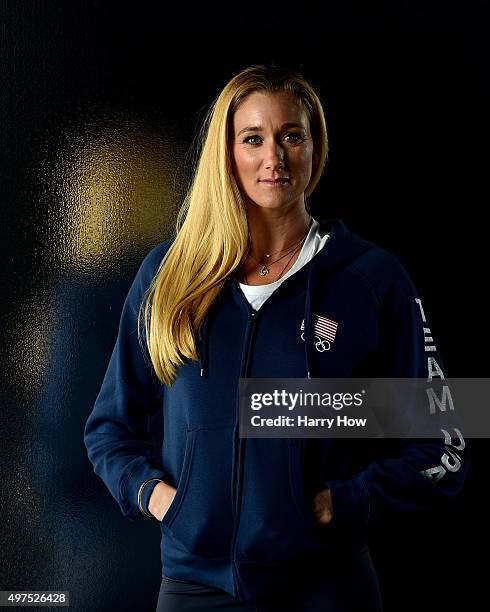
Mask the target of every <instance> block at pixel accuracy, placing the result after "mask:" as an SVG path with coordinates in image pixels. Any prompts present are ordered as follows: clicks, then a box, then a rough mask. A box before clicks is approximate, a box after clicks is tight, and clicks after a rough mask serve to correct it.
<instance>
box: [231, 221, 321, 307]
mask: <svg viewBox="0 0 490 612" xmlns="http://www.w3.org/2000/svg"><path fill="white" fill-rule="evenodd" d="M329 237H330V234H329V233H328V232H327V231H325V230H324V231H323V232H322V230H321V228H320V224H319V223H318V221H316V220H315V219H313V217H312V218H311V225H310V230H309V232H308V235H307V236H306V239H305V241H304V242H303V246H302V248H301V251H300V253H299V256H298V259H297V260H296V261H295V262H294V265H293V267H292V268H291V269H290V270H289V271H288V272H287V273H286V274H285V275H284V276H282V277H281V278H280V279H279V280H276V281H274V282H273V283H269V284H267V285H245V284H243V283H239V285H240V289H241V290H242V291H243V293H244V294H245V297H246V298H247V300H248V301H249V303H250V305H251V306H252V308H254V309H255V310H258V309H259V308H260V307H261V306H262V304H263V303H264V302H265V301H266V300H267V298H268V297H269V296H270V295H271V294H272V293H273V292H274V291H275V290H276V289H277V288H278V287H279V286H280V285H281V283H282V282H284V281H285V280H286V279H287V278H288V277H289V276H291V275H292V274H294V273H295V272H297V271H298V270H300V269H301V268H302V267H303V266H304V265H305V264H307V263H308V262H309V261H310V260H311V259H313V257H314V256H315V255H316V254H317V253H318V251H320V250H321V249H322V248H323V247H324V245H325V243H326V242H327V240H328V238H329Z"/></svg>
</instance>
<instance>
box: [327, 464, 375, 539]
mask: <svg viewBox="0 0 490 612" xmlns="http://www.w3.org/2000/svg"><path fill="white" fill-rule="evenodd" d="M325 485H326V487H327V488H329V489H330V494H331V497H332V520H331V523H330V524H331V526H332V528H334V529H335V528H337V527H338V528H341V529H345V528H349V529H358V528H360V529H362V528H365V527H367V525H368V523H369V518H370V505H371V500H370V495H369V491H368V489H367V486H366V484H365V483H364V480H363V478H362V477H361V476H357V477H354V478H351V479H349V480H330V481H326V482H325Z"/></svg>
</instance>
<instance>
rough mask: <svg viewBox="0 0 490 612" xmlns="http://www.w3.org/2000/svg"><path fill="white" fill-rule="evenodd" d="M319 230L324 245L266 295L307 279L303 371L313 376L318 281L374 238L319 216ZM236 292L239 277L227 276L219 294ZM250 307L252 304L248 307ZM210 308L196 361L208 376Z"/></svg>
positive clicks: (359, 253) (366, 248)
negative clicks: (325, 236)
mask: <svg viewBox="0 0 490 612" xmlns="http://www.w3.org/2000/svg"><path fill="white" fill-rule="evenodd" d="M316 221H318V223H319V224H320V228H321V229H322V230H324V231H325V230H327V231H328V232H329V233H330V238H329V239H328V240H327V242H326V244H325V246H324V247H323V248H322V249H321V250H320V251H319V252H318V253H317V254H316V255H315V256H314V257H313V258H312V259H311V260H310V261H309V262H308V263H307V264H305V265H304V266H303V267H302V268H300V270H298V271H297V272H295V273H294V274H293V275H292V276H290V277H288V278H287V279H286V280H285V281H284V282H283V283H281V285H280V286H279V287H278V288H277V289H276V290H275V291H274V293H273V294H272V295H271V296H270V297H269V298H268V299H269V300H271V299H274V296H275V297H276V298H277V296H278V295H280V294H282V293H284V292H286V291H288V290H291V289H292V288H293V287H296V286H298V285H299V284H301V283H303V282H304V281H305V279H306V292H305V305H304V317H303V318H304V328H305V329H304V334H305V343H304V348H305V371H306V376H307V377H308V378H312V377H313V375H314V374H313V371H312V365H313V360H312V351H313V340H314V331H313V328H314V321H313V312H314V311H315V305H316V300H315V298H316V295H317V293H318V288H319V287H320V284H324V283H325V280H326V278H327V277H328V276H330V275H331V274H332V273H334V272H336V271H337V270H339V269H341V268H344V267H347V266H348V265H349V264H351V263H352V262H353V261H354V260H355V259H357V258H359V257H361V256H362V255H364V253H366V252H367V251H369V250H371V249H373V248H376V245H375V244H374V243H373V242H370V241H368V240H363V239H362V238H360V237H359V236H357V235H356V234H354V233H353V232H351V231H349V230H348V229H347V227H346V225H345V223H344V222H343V221H342V220H341V219H329V218H318V219H316ZM229 290H231V291H232V292H239V291H241V290H240V286H239V283H238V281H236V280H235V279H234V278H232V277H229V278H228V279H227V280H226V282H225V285H224V287H223V290H222V293H221V295H220V298H222V296H223V295H224V293H225V292H226V291H229ZM250 308H251V307H250ZM211 311H212V308H211V309H210V311H209V312H208V314H207V315H206V317H205V319H204V321H203V324H202V328H201V351H200V355H199V357H200V358H199V363H200V368H201V376H207V372H208V361H207V354H208V350H207V349H208V340H209V338H208V331H209V321H210V317H211V316H212V312H211Z"/></svg>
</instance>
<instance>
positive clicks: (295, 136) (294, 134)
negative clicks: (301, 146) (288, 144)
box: [285, 132, 303, 142]
mask: <svg viewBox="0 0 490 612" xmlns="http://www.w3.org/2000/svg"><path fill="white" fill-rule="evenodd" d="M289 136H292V137H293V138H295V139H296V140H293V142H300V141H301V140H303V137H302V136H301V134H296V133H294V132H291V133H290V134H286V136H285V137H286V138H288V137H289Z"/></svg>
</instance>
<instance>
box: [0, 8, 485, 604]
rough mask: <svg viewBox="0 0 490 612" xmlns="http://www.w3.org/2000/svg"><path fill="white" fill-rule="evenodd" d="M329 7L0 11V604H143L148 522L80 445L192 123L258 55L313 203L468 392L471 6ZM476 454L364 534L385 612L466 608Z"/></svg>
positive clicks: (182, 178) (472, 346)
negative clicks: (413, 317)
mask: <svg viewBox="0 0 490 612" xmlns="http://www.w3.org/2000/svg"><path fill="white" fill-rule="evenodd" d="M338 4H339V5H340V4H342V7H337V9H336V10H333V9H331V8H324V9H323V12H322V13H319V12H318V10H319V9H317V8H314V6H313V5H311V6H310V7H305V8H304V9H303V12H300V11H299V9H298V8H296V9H294V10H292V12H291V9H288V8H287V7H285V6H283V5H281V6H280V7H279V6H275V7H273V9H274V10H273V11H272V12H271V13H268V14H267V15H265V14H264V13H263V8H261V7H259V6H257V7H255V6H254V7H247V6H240V7H236V8H235V12H234V14H233V15H228V17H227V18H225V19H224V20H223V16H220V17H218V16H217V15H212V14H210V13H209V12H208V11H210V9H209V7H206V14H205V13H204V9H201V13H200V14H199V15H198V14H196V13H195V12H194V9H193V8H192V7H191V6H190V5H189V6H186V7H184V8H183V10H182V11H181V13H180V14H179V15H177V14H172V15H171V14H170V13H169V12H168V11H169V8H168V7H163V6H162V5H161V4H159V3H149V2H147V3H140V4H136V3H131V4H121V3H119V4H115V3H112V2H101V1H100V2H98V1H91V2H89V1H86V2H80V1H76V2H61V1H51V2H44V1H30V2H29V1H26V0H22V1H20V2H13V1H11V2H8V1H5V0H2V2H1V3H0V7H1V8H0V10H1V15H0V17H1V20H0V32H1V36H0V45H1V71H0V79H1V82H0V92H1V95H0V118H1V136H2V144H1V150H0V155H1V206H2V219H3V227H4V230H3V240H2V243H1V255H2V264H3V265H2V266H1V274H2V277H1V288H2V304H1V313H2V322H3V323H4V325H3V330H4V333H3V335H2V342H1V345H0V346H1V349H0V350H1V359H2V366H3V367H2V374H3V382H2V404H1V410H2V412H1V434H2V442H1V448H2V460H1V468H0V469H1V476H2V480H1V485H2V486H1V515H0V516H1V574H0V589H4V590H5V589H31V590H32V589H35V590H42V589H64V590H69V591H70V595H71V601H72V605H71V607H72V609H74V610H77V611H85V610H152V609H154V606H155V603H156V597H157V593H158V588H159V582H160V560H159V529H158V525H157V524H156V522H151V521H147V520H144V519H143V520H141V521H138V522H136V523H131V522H129V521H127V519H125V518H124V517H122V515H121V514H120V512H119V508H118V506H117V505H116V503H115V501H114V500H113V499H112V498H111V497H110V494H109V492H108V491H107V490H106V489H105V487H104V485H103V483H102V481H100V480H99V479H98V477H97V476H95V475H94V474H93V472H92V469H91V465H90V464H89V462H88V459H87V457H86V451H85V447H84V445H83V438H82V437H83V427H84V424H85V420H86V418H87V416H88V414H89V412H90V410H91V408H92V405H93V402H94V400H95V397H96V395H97V392H98V389H99V387H100V384H101V381H102V377H103V374H104V371H105V368H106V366H107V363H108V359H109V356H110V352H111V350H112V346H113V343H114V340H115V337H116V332H117V324H118V320H119V315H120V311H121V307H122V303H123V300H124V296H125V294H126V292H127V290H128V288H129V284H130V282H131V280H132V278H133V276H134V274H135V272H136V269H137V267H138V265H139V263H140V262H141V260H142V258H143V257H144V255H145V254H146V252H147V251H148V250H149V249H150V248H151V247H152V246H153V245H154V244H156V243H157V242H160V241H162V240H164V239H165V238H167V237H168V235H169V233H170V228H171V224H172V222H173V219H174V216H175V211H176V210H177V208H178V206H179V205H180V203H181V201H182V195H183V192H184V189H185V186H186V181H187V180H188V178H189V168H190V162H191V155H190V152H189V151H190V146H191V143H192V139H193V137H194V134H195V133H196V130H197V128H198V126H199V123H200V121H201V119H202V117H203V113H204V111H205V109H206V108H207V106H208V105H209V103H210V102H211V100H212V99H213V97H214V96H215V95H216V93H217V92H218V91H219V90H220V88H221V87H222V86H223V85H224V83H225V82H226V81H227V80H228V79H229V78H230V76H231V75H232V74H233V73H234V72H236V71H237V70H239V69H241V68H243V67H245V66H246V65H249V64H251V63H257V62H261V61H264V60H275V61H276V62H278V63H284V64H287V65H290V66H292V67H294V68H298V69H300V70H301V71H303V73H304V74H305V76H307V77H308V78H309V79H310V80H311V81H312V82H313V84H314V85H315V86H316V87H317V89H318V91H319V93H320V96H321V98H322V100H323V102H324V106H325V112H326V117H327V126H328V130H329V138H330V162H329V164H328V167H327V169H326V172H325V176H324V177H323V179H322V183H321V187H320V188H319V189H318V191H317V192H316V193H315V195H314V197H313V200H314V204H315V206H318V207H320V208H321V209H322V210H324V211H327V213H328V215H330V216H340V217H341V218H342V219H343V220H344V221H345V222H346V224H347V226H348V227H349V228H350V229H352V230H354V231H355V232H357V233H358V234H360V235H361V236H362V237H364V238H367V239H370V240H373V241H375V242H377V243H378V244H379V245H380V246H382V247H384V248H386V249H388V250H391V251H392V252H394V253H395V254H396V255H397V256H398V257H399V258H400V259H401V261H402V263H403V264H404V265H405V267H406V269H407V270H408V271H409V273H410V275H411V276H412V278H413V280H414V281H415V284H416V286H417V287H418V290H419V293H420V295H421V297H422V298H423V301H424V308H425V311H426V313H427V314H428V316H429V317H430V321H431V328H432V330H433V332H434V335H435V339H436V342H437V344H438V346H439V348H440V350H441V353H442V355H443V357H444V359H445V362H446V365H447V371H448V374H449V375H450V376H453V377H471V376H484V375H485V372H486V371H487V370H486V365H487V363H486V354H485V348H484V347H485V346H486V343H487V341H488V334H486V330H487V327H488V326H487V318H486V315H487V307H486V306H487V305H486V292H485V289H486V283H487V278H488V274H487V271H486V266H485V263H486V261H485V255H486V244H487V227H486V218H485V212H486V207H487V206H488V193H487V189H486V186H487V185H486V178H487V177H486V174H485V172H484V170H486V166H487V165H488V155H487V150H488V141H489V140H488V129H487V128H488V123H487V114H488V102H489V100H488V98H489V90H488V80H487V76H488V75H487V74H486V71H487V70H488V68H487V66H488V45H487V42H486V40H485V38H488V37H487V34H486V30H487V27H486V24H488V21H487V19H486V16H485V11H484V7H485V3H483V2H481V3H477V2H474V3H465V4H464V6H463V3H460V5H459V6H458V5H449V4H448V3H440V4H439V5H438V8H434V7H435V5H434V4H433V3H432V5H431V6H432V8H431V9H430V12H429V10H428V8H427V6H426V4H428V3H425V4H424V3H420V4H418V3H406V2H400V3H389V4H387V6H385V7H384V8H380V7H381V6H382V5H379V6H377V7H371V6H369V7H368V5H367V4H366V5H365V6H364V8H354V7H353V5H352V4H350V3H348V2H345V3H338ZM275 9H277V11H276V10H275ZM485 202H487V204H485ZM482 409H483V407H482ZM487 448H488V442H487V441H486V440H475V441H473V444H472V450H473V465H472V468H471V472H470V475H469V477H468V481H467V486H466V490H465V492H464V494H463V495H462V497H461V499H460V500H459V502H458V503H456V504H455V505H454V506H453V507H451V508H448V510H447V512H446V513H445V514H444V515H442V516H440V515H438V516H430V517H428V518H425V519H424V520H419V519H417V520H415V519H409V518H405V517H396V518H395V519H394V520H393V523H392V524H391V525H387V526H386V530H385V531H384V532H383V533H380V534H375V537H374V536H373V542H372V550H373V557H374V559H375V563H376V565H377V568H378V572H379V576H380V581H381V585H382V588H383V593H384V598H385V607H386V610H387V612H389V611H395V610H396V611H401V610H411V609H413V608H414V607H415V606H416V607H417V608H418V609H420V610H446V609H448V608H449V607H453V606H456V605H458V604H463V605H465V607H466V609H472V608H473V606H472V605H471V604H470V603H469V602H475V600H476V598H477V596H478V589H479V588H480V583H481V582H482V581H483V580H484V576H483V572H480V570H479V566H478V563H477V560H476V558H477V556H480V549H481V551H482V552H485V551H486V550H487V547H488V539H487V531H488V530H487V526H486V521H485V518H486V517H484V504H483V503H482V498H483V496H485V495H486V485H485V478H484V477H485V475H486V465H487V462H486V450H487Z"/></svg>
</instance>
